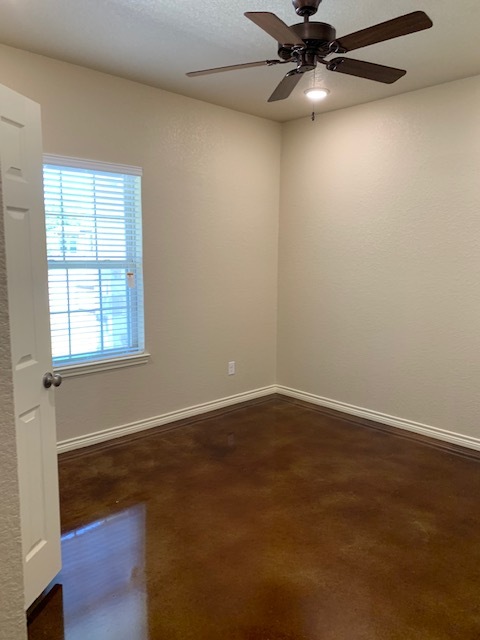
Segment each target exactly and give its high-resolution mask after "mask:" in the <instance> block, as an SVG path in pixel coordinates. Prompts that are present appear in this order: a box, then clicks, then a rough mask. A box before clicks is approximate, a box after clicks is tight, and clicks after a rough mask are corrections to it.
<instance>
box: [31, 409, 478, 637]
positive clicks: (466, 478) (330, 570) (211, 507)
mask: <svg viewBox="0 0 480 640" xmlns="http://www.w3.org/2000/svg"><path fill="white" fill-rule="evenodd" d="M60 488H61V513H62V528H63V534H64V535H63V543H62V545H63V563H64V568H63V570H62V573H61V574H60V576H59V582H61V584H62V589H59V590H57V591H56V592H55V593H54V595H53V597H52V598H51V599H50V602H48V603H47V604H46V606H45V607H44V608H43V610H41V611H40V612H39V613H38V615H37V616H36V617H35V618H34V619H33V621H32V623H31V625H30V628H29V640H38V639H40V638H48V639H49V640H80V639H81V640H87V639H88V640H113V639H115V640H456V639H458V640H478V639H479V638H480V461H478V460H475V459H471V458H468V457H462V456H459V455H454V454H452V453H448V452H445V451H441V450H437V449H436V448H433V447H431V446H426V445H425V444H421V443H418V442H415V441H412V440H410V439H408V438H403V437H398V436H396V435H392V434H389V433H385V432H382V431H378V430H374V429H370V428H367V427H362V426H358V425H354V424H352V423H351V422H349V421H348V420H346V421H342V420H340V419H338V418H334V417H331V416H328V415H324V414H322V413H321V412H318V411H317V410H315V409H311V408H308V407H306V406H301V405H295V404H292V403H291V402H287V401H285V400H281V399H275V398H273V399H269V400H266V401H263V402H260V403H257V404H254V405H253V406H248V407H241V408H234V409H232V410H231V411H228V412H223V413H220V414H219V415H218V414H217V415H214V416H211V417H207V418H205V419H202V420H200V421H197V422H195V423H193V424H190V425H185V426H183V427H181V428H179V429H176V430H172V431H169V432H156V431H153V432H150V433H148V434H145V435H142V437H138V438H136V439H129V440H127V441H125V442H123V441H121V440H118V441H116V442H113V443H111V446H108V447H104V448H102V447H101V448H97V449H93V450H92V451H87V450H83V451H81V452H77V453H75V454H74V455H67V456H64V457H62V458H61V460H60Z"/></svg>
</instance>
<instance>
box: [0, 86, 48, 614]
mask: <svg viewBox="0 0 480 640" xmlns="http://www.w3.org/2000/svg"><path fill="white" fill-rule="evenodd" d="M0 166H1V179H2V193H3V205H4V225H5V242H6V254H7V281H8V306H9V314H10V339H11V349H12V368H13V383H14V399H15V420H16V430H17V450H18V466H19V488H20V512H21V522H22V544H23V555H24V582H25V606H26V607H28V606H29V605H30V604H31V603H32V602H33V600H35V598H37V597H38V596H39V595H40V593H41V592H42V591H43V590H44V588H45V587H46V586H47V585H48V583H49V582H50V581H51V580H52V579H53V578H54V577H55V575H56V574H57V573H58V571H59V570H60V523H59V501H58V471H57V453H56V430H55V407H54V387H51V388H50V389H45V388H44V387H43V384H42V377H43V374H44V373H45V372H46V371H51V368H52V362H51V347H50V324H49V308H48V285H47V260H46V247H45V215H44V210H43V184H42V143H41V128H40V108H39V106H38V105H37V104H35V103H34V102H32V101H31V100H28V99H27V98H25V97H23V96H20V95H19V94H17V93H14V92H13V91H11V90H9V89H7V88H6V87H2V86H0Z"/></svg>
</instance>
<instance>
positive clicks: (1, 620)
mask: <svg viewBox="0 0 480 640" xmlns="http://www.w3.org/2000/svg"><path fill="white" fill-rule="evenodd" d="M4 240H5V238H4V227H3V205H2V193H1V183H0V335H1V336H2V339H1V340H0V439H1V446H0V496H1V498H0V567H1V571H0V640H21V639H22V638H25V637H26V631H25V629H26V626H25V612H24V608H23V602H24V596H23V561H22V541H21V537H20V510H19V502H18V500H19V496H18V477H17V447H16V441H15V418H14V411H13V384H12V374H11V371H12V360H11V354H10V338H9V336H10V328H9V319H8V297H7V278H6V260H5V242H4Z"/></svg>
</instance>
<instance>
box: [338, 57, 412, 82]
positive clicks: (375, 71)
mask: <svg viewBox="0 0 480 640" xmlns="http://www.w3.org/2000/svg"><path fill="white" fill-rule="evenodd" d="M327 69H328V70H329V71H337V72H338V73H346V74H347V75H349V76H358V77H359V78H367V79H368V80H376V81H377V82H384V83H385V84H392V83H393V82H396V81H397V80H400V78H401V77H403V76H404V75H405V74H406V73H407V72H406V71H404V70H403V69H395V67H384V66H383V65H382V64H373V62H364V61H363V60H352V59H351V58H334V59H333V60H329V61H328V63H327Z"/></svg>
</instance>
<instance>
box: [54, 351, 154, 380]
mask: <svg viewBox="0 0 480 640" xmlns="http://www.w3.org/2000/svg"><path fill="white" fill-rule="evenodd" d="M149 360H150V354H149V353H140V354H139V355H136V356H127V357H125V358H115V359H114V360H102V361H101V362H84V363H83V364H75V365H72V366H70V367H58V368H55V373H59V374H60V375H61V376H62V378H74V377H76V376H84V375H87V374H89V373H97V372H99V371H110V370H111V369H123V368H124V367H134V366H136V365H139V364H146V363H147V362H148V361H149Z"/></svg>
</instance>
